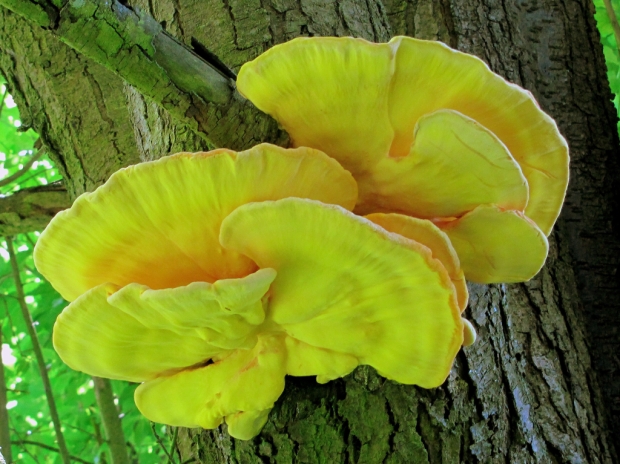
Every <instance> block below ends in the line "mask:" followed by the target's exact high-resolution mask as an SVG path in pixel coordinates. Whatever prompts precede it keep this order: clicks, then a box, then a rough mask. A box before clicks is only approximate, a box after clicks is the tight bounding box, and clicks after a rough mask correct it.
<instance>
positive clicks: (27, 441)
mask: <svg viewBox="0 0 620 464" xmlns="http://www.w3.org/2000/svg"><path fill="white" fill-rule="evenodd" d="M15 444H16V445H32V446H38V447H39V448H44V449H46V450H50V451H54V452H56V453H60V450H59V449H58V448H55V447H53V446H50V445H46V444H45V443H41V442H38V441H32V440H19V441H16V442H15ZM69 458H70V459H72V460H74V461H77V462H84V463H86V464H91V462H90V461H86V460H85V459H82V458H78V457H77V456H69Z"/></svg>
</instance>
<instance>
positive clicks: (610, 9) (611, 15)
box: [603, 0, 620, 53]
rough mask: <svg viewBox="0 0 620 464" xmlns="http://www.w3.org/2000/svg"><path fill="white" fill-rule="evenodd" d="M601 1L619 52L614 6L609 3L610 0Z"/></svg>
mask: <svg viewBox="0 0 620 464" xmlns="http://www.w3.org/2000/svg"><path fill="white" fill-rule="evenodd" d="M603 3H604V4H605V10H606V11H607V16H609V22H610V23H611V28H612V30H613V31H614V37H615V39H616V49H617V51H618V53H620V24H619V23H618V17H617V16H616V12H615V11H614V7H613V5H612V4H611V0H603Z"/></svg>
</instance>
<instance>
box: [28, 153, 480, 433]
mask: <svg viewBox="0 0 620 464" xmlns="http://www.w3.org/2000/svg"><path fill="white" fill-rule="evenodd" d="M356 199H357V186H356V183H355V181H354V180H353V178H352V176H351V175H350V174H349V173H348V172H347V171H346V170H344V169H343V168H342V167H341V166H340V165H339V164H338V163H337V162H336V161H335V160H333V159H331V158H329V157H327V156H326V155H325V154H323V153H321V152H319V151H317V150H315V149H309V148H297V149H291V150H285V149H282V148H278V147H274V146H271V145H259V146H257V147H254V148H253V149H251V150H248V151H246V152H241V153H235V152H232V151H228V150H216V151H214V152H209V153H197V154H193V155H192V154H187V153H184V154H179V155H173V156H171V157H168V158H164V159H162V160H159V161H155V162H150V163H144V164H141V165H137V166H133V167H130V168H127V169H124V170H122V171H119V172H118V173H116V174H114V175H113V176H112V177H111V178H110V180H109V181H108V182H107V183H106V184H105V185H104V186H102V187H100V188H99V189H97V190H96V191H95V192H93V193H88V194H85V195H83V196H82V197H80V198H79V199H78V200H76V202H75V204H74V205H73V207H72V208H71V209H69V210H67V211H65V212H63V213H61V214H59V215H58V216H57V217H56V218H55V219H54V220H53V221H52V223H51V224H50V226H49V228H48V229H47V230H46V231H45V233H44V234H43V235H42V236H41V238H40V239H39V243H38V244H37V249H36V252H35V258H36V263H37V266H38V267H39V269H40V270H41V272H42V273H43V274H44V275H45V276H46V277H47V278H48V279H49V280H50V282H51V283H52V284H53V285H54V286H55V288H57V289H58V290H59V291H61V293H62V294H63V295H64V296H65V297H66V298H68V299H70V300H72V302H71V303H70V304H69V306H68V307H67V308H65V309H64V311H63V312H62V314H61V315H60V316H59V317H58V320H57V322H56V325H55V328H54V346H55V348H56V350H57V351H58V353H59V355H60V357H61V358H62V359H63V360H64V361H65V362H66V363H67V364H68V365H69V366H71V367H72V368H74V369H77V370H80V371H83V372H86V373H88V374H90V375H95V376H101V377H108V378H113V379H123V380H129V381H133V382H141V385H140V386H139V387H138V389H137V390H136V393H135V399H136V404H137V405H138V408H139V409H140V410H141V411H142V413H143V414H144V415H145V416H146V417H147V418H149V419H151V420H153V421H157V422H163V423H166V424H171V425H178V426H186V427H197V426H200V427H205V428H213V427H216V426H218V425H219V424H220V423H222V421H226V423H227V424H228V430H229V433H230V434H231V435H232V436H234V437H237V438H242V439H249V438H251V437H253V436H255V435H256V434H257V433H258V432H259V431H260V429H261V428H262V426H263V425H264V423H265V421H266V420H267V416H268V413H269V411H270V409H271V408H272V407H273V405H274V402H275V401H276V400H277V398H278V397H279V396H280V394H281V393H282V390H283V388H284V378H285V375H296V376H308V375H313V376H316V378H317V381H319V382H327V381H330V380H332V379H335V378H338V377H342V376H344V375H346V374H348V373H350V372H351V371H352V370H353V369H354V368H355V367H356V366H358V365H360V364H368V365H370V366H373V367H374V368H376V369H377V371H378V372H379V373H381V374H382V375H383V376H385V377H387V378H389V379H393V380H396V381H399V382H402V383H407V384H416V385H420V386H423V387H435V386H438V385H440V384H441V383H443V381H444V380H445V379H446V377H447V375H448V373H449V370H450V368H451V366H452V363H453V360H454V357H455V355H456V353H457V351H458V350H459V349H460V347H461V346H462V345H463V343H464V342H467V341H469V339H470V338H471V337H470V336H469V334H470V333H471V331H469V330H468V327H469V326H467V325H466V322H464V319H462V318H461V310H462V308H464V305H465V304H466V299H467V293H466V288H465V287H464V283H463V281H462V271H461V270H460V267H459V260H458V257H457V256H456V253H455V251H454V250H453V249H452V247H451V245H450V242H449V241H448V240H447V238H446V237H447V235H446V233H444V232H442V231H441V230H439V228H437V227H436V226H435V225H434V224H433V223H432V222H431V221H428V220H420V219H413V218H409V217H406V216H402V217H401V216H400V215H374V216H375V217H371V219H373V221H374V222H373V221H371V220H369V219H366V218H363V217H360V216H357V215H355V214H353V213H352V212H350V210H351V209H353V207H354V205H355V202H356ZM468 337H469V338H468Z"/></svg>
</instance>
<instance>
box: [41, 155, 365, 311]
mask: <svg viewBox="0 0 620 464" xmlns="http://www.w3.org/2000/svg"><path fill="white" fill-rule="evenodd" d="M289 196H298V197H303V198H311V199H314V200H319V201H324V202H326V203H335V204H339V205H341V206H343V207H345V208H347V209H351V208H352V207H353V205H354V204H355V201H356V199H357V187H356V184H355V181H354V180H353V178H352V177H351V175H350V174H349V173H348V172H347V171H345V170H344V169H342V167H341V166H340V165H339V164H338V163H337V162H336V161H334V160H333V159H331V158H328V157H327V156H326V155H324V154H323V153H321V152H319V151H317V150H313V149H310V148H298V149H294V150H285V149H283V148H280V147H277V146H274V145H268V144H262V145H258V146H256V147H253V148H252V149H250V150H247V151H244V152H240V153H235V152H233V151H231V150H215V151H211V152H208V153H196V154H190V153H179V154H176V155H173V156H169V157H166V158H162V159H160V160H158V161H154V162H150V163H142V164H138V165H135V166H131V167H128V168H125V169H121V170H120V171H118V172H116V173H114V174H113V175H112V176H111V177H110V179H109V180H108V181H107V182H106V183H105V185H103V186H101V187H100V188H98V189H97V190H96V191H94V192H92V193H86V194H84V195H82V196H80V197H79V198H78V199H77V200H76V201H75V203H74V204H73V206H72V207H71V208H70V209H68V210H66V211H63V212H61V213H59V214H58V215H57V216H56V217H55V218H54V221H52V222H51V223H50V225H49V226H48V227H47V229H45V231H44V232H43V234H42V235H41V237H40V238H39V241H38V243H37V247H36V249H35V252H34V259H35V263H36V266H37V268H38V269H39V270H40V271H41V273H42V274H43V275H45V276H46V277H48V278H49V280H50V282H51V283H52V285H53V286H54V288H55V289H56V290H58V292H59V293H60V294H61V295H62V296H63V297H64V298H65V299H66V300H68V301H73V300H74V299H75V298H77V297H78V296H80V295H81V294H83V293H84V292H85V291H87V290H89V289H91V288H93V287H95V286H97V285H100V284H103V283H108V282H110V283H113V284H115V285H118V286H119V287H122V286H125V285H127V284H130V283H138V284H143V285H147V286H149V287H150V288H152V289H161V288H170V287H178V286H182V285H187V284H190V283H192V282H196V281H203V282H214V281H216V280H218V279H229V278H235V277H243V276H246V275H248V274H249V273H250V272H253V271H255V270H256V265H255V264H254V263H253V262H252V261H251V260H249V259H248V258H247V257H245V256H240V255H239V254H237V253H235V252H232V251H228V250H225V249H223V248H222V247H221V246H220V244H219V241H218V235H219V229H220V224H221V222H222V220H223V219H224V218H225V217H226V216H227V215H228V214H230V213H231V212H232V211H233V210H234V209H235V208H237V207H238V206H241V205H243V204H245V203H249V202H252V201H264V200H277V199H280V198H286V197H289ZM60 244H64V246H61V245H60ZM67 245H70V246H67Z"/></svg>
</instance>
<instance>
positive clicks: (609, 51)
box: [594, 0, 620, 131]
mask: <svg viewBox="0 0 620 464" xmlns="http://www.w3.org/2000/svg"><path fill="white" fill-rule="evenodd" d="M611 4H612V6H613V9H614V11H615V12H616V17H617V16H618V13H620V0H611ZM594 6H595V8H596V14H595V15H594V17H595V18H596V23H597V26H598V30H599V33H600V34H601V43H602V44H603V53H604V54H605V62H606V63H607V78H608V79H609V86H610V87H611V92H612V93H613V95H614V100H613V101H614V105H615V107H616V111H618V114H619V115H620V97H619V95H620V50H619V49H618V43H617V42H616V37H615V36H614V31H613V27H612V25H611V18H610V17H609V15H608V14H607V11H606V10H605V3H604V2H603V0H594ZM618 130H619V131H620V122H619V123H618Z"/></svg>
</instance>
